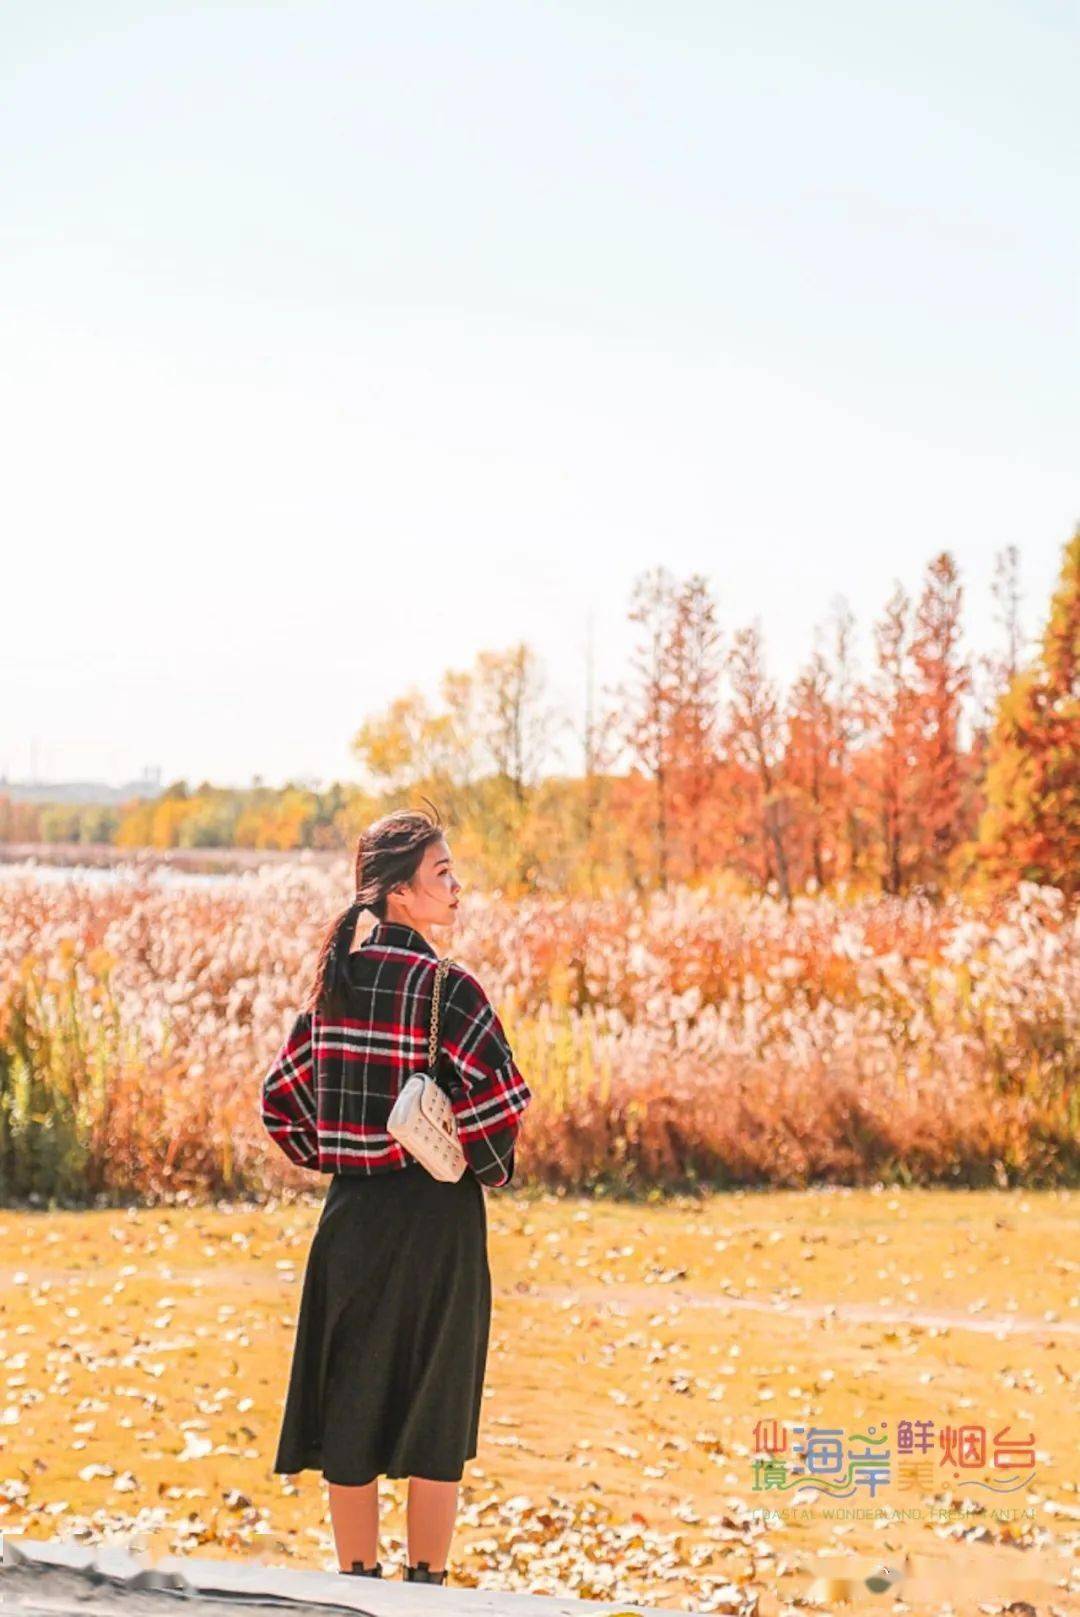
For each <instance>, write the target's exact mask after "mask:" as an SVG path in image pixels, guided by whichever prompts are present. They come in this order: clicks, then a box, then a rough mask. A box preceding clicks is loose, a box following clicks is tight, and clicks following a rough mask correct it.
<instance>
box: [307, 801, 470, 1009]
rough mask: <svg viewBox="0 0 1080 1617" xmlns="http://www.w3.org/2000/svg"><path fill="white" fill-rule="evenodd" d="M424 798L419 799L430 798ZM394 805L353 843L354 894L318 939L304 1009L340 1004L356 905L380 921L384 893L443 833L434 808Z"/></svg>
mask: <svg viewBox="0 0 1080 1617" xmlns="http://www.w3.org/2000/svg"><path fill="white" fill-rule="evenodd" d="M430 801H431V800H430V798H426V797H425V798H424V802H425V803H427V802H430ZM431 807H432V808H433V809H434V810H435V812H434V815H431V814H428V813H427V811H426V810H425V809H395V810H394V812H393V813H392V814H384V815H383V816H382V818H381V819H379V820H376V821H375V822H374V823H373V824H372V825H369V826H368V827H367V829H366V830H365V831H361V833H360V836H359V838H358V840H357V844H356V875H355V885H356V897H355V898H354V899H353V901H352V903H351V904H350V905H349V907H348V909H345V910H342V912H341V914H340V915H339V916H338V917H337V918H336V920H333V921H331V923H330V925H329V927H328V928H327V930H326V932H325V934H324V936H323V941H322V947H321V949H320V951H319V959H318V962H317V964H316V966H315V972H314V975H313V977H312V979H311V987H310V989H309V991H308V998H307V1004H306V1005H305V1007H304V1008H305V1010H308V1011H327V1010H330V1011H333V1010H338V1011H341V1010H343V1009H344V1007H345V992H346V990H345V978H344V969H345V958H346V955H347V954H348V951H349V944H350V943H351V942H352V936H353V932H354V931H355V929H356V923H357V921H358V919H359V917H360V912H361V911H362V910H371V911H372V913H373V914H374V915H376V916H377V917H378V919H379V920H380V921H385V920H386V900H387V895H388V894H389V893H390V892H391V890H392V889H393V888H395V887H400V886H401V884H402V883H403V882H408V881H411V880H412V878H413V876H415V874H416V872H417V870H418V869H419V868H420V864H421V861H422V860H423V857H424V851H425V849H427V848H428V847H430V845H431V844H432V843H433V842H438V840H439V838H440V837H441V836H442V835H443V827H442V822H441V820H440V819H439V811H438V809H436V808H435V805H434V803H432V804H431Z"/></svg>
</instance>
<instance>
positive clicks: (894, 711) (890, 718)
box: [863, 582, 918, 893]
mask: <svg viewBox="0 0 1080 1617" xmlns="http://www.w3.org/2000/svg"><path fill="white" fill-rule="evenodd" d="M874 659H875V668H874V674H873V677H872V680H871V683H870V684H869V686H868V687H867V688H866V690H865V692H864V696H863V702H864V709H865V712H866V716H867V720H868V723H869V725H870V728H871V729H872V731H873V737H874V744H873V751H872V755H871V758H870V759H869V760H868V761H869V764H870V769H869V779H870V790H871V792H872V794H873V803H874V807H875V811H876V818H877V823H878V829H879V833H880V837H881V885H882V887H883V889H884V890H885V892H887V893H902V892H903V891H904V888H905V886H906V884H907V880H908V876H909V872H910V868H911V864H912V862H913V852H912V844H913V841H914V840H915V836H916V833H917V825H916V810H915V793H914V789H913V788H914V780H913V776H912V769H913V766H914V762H915V749H916V741H917V728H918V703H917V701H916V697H915V689H914V668H913V665H912V652H911V600H910V598H909V596H908V594H907V592H906V591H905V590H904V588H903V586H902V585H901V584H900V583H899V582H898V583H897V584H896V585H895V587H894V589H893V592H892V594H891V595H890V597H889V600H888V602H887V603H886V606H885V611H884V614H883V616H882V617H881V618H880V619H879V620H878V622H877V623H876V624H875V625H874Z"/></svg>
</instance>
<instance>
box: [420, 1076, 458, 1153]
mask: <svg viewBox="0 0 1080 1617" xmlns="http://www.w3.org/2000/svg"><path fill="white" fill-rule="evenodd" d="M425 1076H426V1077H427V1078H428V1079H429V1082H427V1083H425V1084H424V1086H423V1088H422V1089H421V1091H420V1111H421V1112H422V1114H423V1116H424V1117H425V1118H426V1119H427V1120H428V1122H429V1123H431V1124H432V1125H433V1126H434V1127H435V1128H437V1129H439V1130H441V1132H442V1133H443V1134H446V1135H449V1136H450V1138H451V1139H452V1138H453V1135H454V1119H453V1108H452V1106H451V1105H450V1097H449V1095H447V1093H446V1091H445V1090H444V1089H440V1087H439V1085H438V1084H437V1083H436V1082H435V1080H434V1079H433V1078H431V1074H430V1073H428V1074H426V1075H425Z"/></svg>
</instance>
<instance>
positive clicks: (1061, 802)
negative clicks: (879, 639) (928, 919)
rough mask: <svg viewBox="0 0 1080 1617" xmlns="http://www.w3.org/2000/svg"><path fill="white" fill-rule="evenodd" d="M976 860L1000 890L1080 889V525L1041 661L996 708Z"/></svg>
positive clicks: (1065, 559) (1068, 550)
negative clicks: (1026, 886) (1014, 885)
mask: <svg viewBox="0 0 1080 1617" xmlns="http://www.w3.org/2000/svg"><path fill="white" fill-rule="evenodd" d="M986 798H987V806H986V810H985V813H984V814H983V817H982V821H981V823H980V826H979V836H978V845H977V848H976V854H977V857H978V859H979V861H980V863H981V865H982V867H983V869H984V871H985V872H986V874H987V876H988V877H989V878H990V879H991V880H992V881H993V882H995V883H997V884H1005V883H1010V882H1014V881H1017V880H1024V881H1036V882H1042V883H1046V884H1047V885H1051V886H1057V887H1060V888H1061V889H1062V890H1063V891H1064V892H1065V893H1066V895H1067V896H1069V897H1070V898H1071V897H1072V896H1073V895H1075V893H1076V892H1077V890H1078V887H1080V524H1078V525H1077V527H1076V529H1075V531H1074V532H1073V535H1072V538H1071V539H1070V540H1068V542H1067V543H1066V544H1065V546H1064V550H1063V556H1062V565H1061V573H1060V577H1059V581H1058V586H1057V589H1056V591H1055V593H1054V597H1053V600H1052V601H1051V605H1050V615H1049V618H1048V621H1047V624H1046V628H1045V630H1044V632H1043V636H1042V641H1041V645H1040V649H1039V653H1038V655H1037V656H1036V657H1035V659H1034V660H1033V661H1032V663H1031V664H1030V666H1029V667H1026V668H1021V669H1020V670H1018V672H1017V673H1016V675H1015V676H1014V678H1013V680H1012V681H1011V683H1010V685H1009V687H1008V690H1007V691H1006V692H1005V694H1004V696H1003V697H1002V699H1001V702H1000V704H999V706H998V712H997V718H996V723H995V725H994V730H993V734H992V736H991V741H990V751H989V759H988V767H987V772H986Z"/></svg>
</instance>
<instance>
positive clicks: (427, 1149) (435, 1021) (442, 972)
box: [386, 960, 468, 1180]
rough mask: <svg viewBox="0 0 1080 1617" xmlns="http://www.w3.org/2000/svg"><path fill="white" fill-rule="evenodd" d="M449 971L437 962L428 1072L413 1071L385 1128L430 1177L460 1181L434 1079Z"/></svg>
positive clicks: (450, 1120)
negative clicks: (441, 1000) (442, 999)
mask: <svg viewBox="0 0 1080 1617" xmlns="http://www.w3.org/2000/svg"><path fill="white" fill-rule="evenodd" d="M449 968H450V962H449V960H440V961H439V964H438V965H437V966H436V968H435V986H434V988H433V990H432V995H431V1026H430V1028H429V1029H428V1070H427V1071H426V1072H414V1073H413V1074H412V1075H411V1077H409V1078H407V1079H406V1080H405V1082H404V1084H403V1085H402V1086H401V1091H400V1093H399V1095H398V1097H397V1099H396V1100H395V1102H394V1105H393V1108H392V1110H391V1112H390V1117H389V1120H388V1122H387V1125H386V1126H387V1129H388V1130H389V1132H390V1134H391V1135H392V1136H393V1138H394V1139H395V1140H397V1142H398V1144H399V1145H403V1146H404V1147H405V1149H406V1151H408V1153H409V1154H410V1156H413V1157H415V1158H416V1160H417V1162H419V1163H420V1164H421V1166H422V1167H425V1168H426V1169H427V1171H428V1173H430V1174H431V1175H432V1177H433V1178H435V1179H448V1180H453V1179H460V1178H461V1176H462V1174H463V1173H464V1172H465V1169H466V1167H467V1166H468V1163H467V1162H466V1159H465V1153H464V1151H463V1150H462V1149H461V1141H460V1140H459V1139H458V1131H457V1121H456V1119H455V1117H454V1108H453V1106H452V1105H451V1102H450V1096H449V1095H448V1094H447V1093H446V1090H445V1089H443V1088H442V1086H441V1084H439V1083H437V1082H436V1080H435V1077H434V1073H435V1064H436V1057H437V1055H438V1049H439V996H440V993H441V992H442V985H443V980H444V979H445V977H446V973H447V971H448V970H449Z"/></svg>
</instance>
